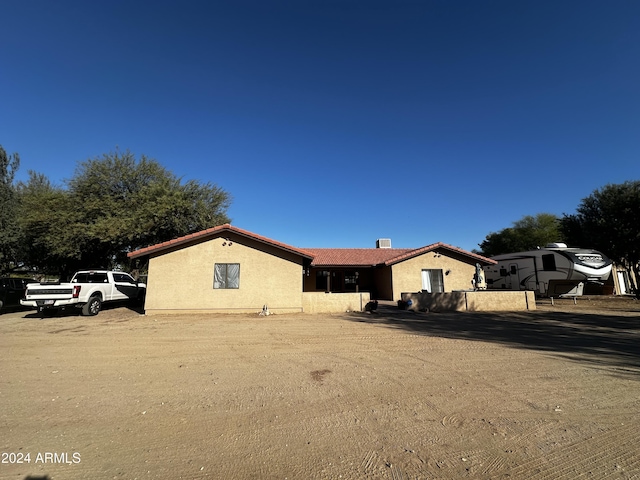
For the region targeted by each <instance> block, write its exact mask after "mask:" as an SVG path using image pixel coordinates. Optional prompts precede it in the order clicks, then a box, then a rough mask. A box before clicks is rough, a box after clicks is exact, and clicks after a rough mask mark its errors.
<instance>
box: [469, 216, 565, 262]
mask: <svg viewBox="0 0 640 480" xmlns="http://www.w3.org/2000/svg"><path fill="white" fill-rule="evenodd" d="M558 222H559V219H558V217H556V216H555V215H553V214H551V213H538V214H537V215H536V216H531V215H526V216H524V217H522V218H521V219H520V220H518V221H516V222H513V226H512V227H509V228H505V229H503V230H500V231H499V232H492V233H490V234H489V235H487V236H486V238H485V239H484V240H483V241H482V243H480V244H479V246H480V249H481V250H480V253H482V255H485V256H487V257H492V256H494V255H500V254H503V253H513V252H522V251H526V250H532V249H534V248H537V247H540V246H544V245H546V244H548V243H551V242H558V241H562V235H561V232H560V228H559V223H558Z"/></svg>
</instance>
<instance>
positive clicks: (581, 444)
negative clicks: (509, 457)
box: [510, 422, 640, 480]
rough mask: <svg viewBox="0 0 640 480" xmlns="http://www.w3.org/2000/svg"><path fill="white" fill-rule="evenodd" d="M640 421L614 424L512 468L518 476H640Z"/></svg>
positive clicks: (534, 479)
mask: <svg viewBox="0 0 640 480" xmlns="http://www.w3.org/2000/svg"><path fill="white" fill-rule="evenodd" d="M639 439H640V423H638V422H633V423H630V424H625V425H621V426H618V427H615V428H612V429H610V430H608V431H606V432H602V433H601V434H599V435H594V436H591V437H590V438H587V439H584V440H581V441H578V442H576V443H573V444H571V445H569V446H565V447H560V448H559V449H557V450H556V451H554V452H549V453H547V454H546V455H544V457H535V458H532V459H531V460H529V461H526V462H523V463H521V464H520V465H519V466H518V467H516V468H514V469H513V470H511V472H510V474H511V475H513V476H514V477H516V478H525V476H526V478H528V479H530V480H562V479H567V480H569V479H571V480H572V479H574V478H577V477H579V476H587V477H589V478H605V477H608V476H611V475H619V476H621V477H623V478H632V477H640V452H639V451H638V448H637V445H638V440H639Z"/></svg>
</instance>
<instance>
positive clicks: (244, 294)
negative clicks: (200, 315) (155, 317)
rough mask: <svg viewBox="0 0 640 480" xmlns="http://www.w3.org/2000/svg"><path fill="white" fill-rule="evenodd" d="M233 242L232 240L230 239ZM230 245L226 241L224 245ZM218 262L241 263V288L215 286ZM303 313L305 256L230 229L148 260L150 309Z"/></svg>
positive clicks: (147, 302)
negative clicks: (211, 237) (215, 287)
mask: <svg viewBox="0 0 640 480" xmlns="http://www.w3.org/2000/svg"><path fill="white" fill-rule="evenodd" d="M226 238H228V239H229V240H231V244H230V243H229V242H228V241H227V240H226ZM224 243H226V245H223V244H224ZM215 263H239V264H240V288H238V289H214V288H213V273H214V264H215ZM263 305H267V306H268V307H269V310H270V311H271V312H274V313H278V312H282V313H285V312H300V311H302V258H301V257H299V256H297V255H295V254H290V253H288V252H286V251H283V250H280V249H277V248H275V247H271V246H269V245H265V244H262V243H260V242H256V241H254V240H251V239H247V238H245V237H242V236H238V235H235V234H230V233H225V235H224V238H223V237H217V238H213V239H210V240H207V241H204V242H201V243H196V244H194V245H191V246H187V247H182V248H177V249H175V250H173V251H170V252H168V253H164V254H162V255H158V256H155V257H152V258H150V260H149V278H148V286H147V298H146V301H145V311H146V312H147V313H148V314H153V313H173V312H189V311H194V312H196V311H221V312H229V313H251V312H259V311H261V310H262V307H263Z"/></svg>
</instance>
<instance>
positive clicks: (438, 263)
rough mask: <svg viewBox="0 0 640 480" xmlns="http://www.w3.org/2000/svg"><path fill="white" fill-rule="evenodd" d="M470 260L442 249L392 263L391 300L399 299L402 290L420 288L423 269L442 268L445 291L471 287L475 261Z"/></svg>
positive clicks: (417, 289) (409, 290)
mask: <svg viewBox="0 0 640 480" xmlns="http://www.w3.org/2000/svg"><path fill="white" fill-rule="evenodd" d="M470 262H472V260H467V261H466V262H465V261H462V260H460V259H458V258H456V257H454V256H451V255H450V253H449V252H448V251H446V250H443V251H442V252H440V251H435V252H434V251H432V252H427V253H425V254H423V255H420V256H418V257H414V258H411V259H409V260H405V261H404V262H400V263H397V264H395V265H392V267H391V268H392V282H393V295H394V298H393V300H400V298H401V294H402V292H418V291H420V290H422V270H423V269H440V270H442V279H443V281H444V291H445V292H451V291H452V290H465V289H469V288H471V287H472V285H471V279H472V278H473V275H474V274H475V273H476V267H475V263H470ZM447 271H449V274H448V275H447V274H446V272H447Z"/></svg>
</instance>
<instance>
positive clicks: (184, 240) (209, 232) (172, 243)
mask: <svg viewBox="0 0 640 480" xmlns="http://www.w3.org/2000/svg"><path fill="white" fill-rule="evenodd" d="M222 232H233V233H235V234H237V235H240V236H243V237H247V238H251V239H253V240H257V241H259V242H262V243H266V244H267V245H272V246H274V247H277V248H281V249H283V250H287V251H289V252H292V253H297V254H298V255H301V256H303V257H306V258H308V259H312V258H313V254H311V253H309V252H307V251H305V250H302V249H300V248H296V247H292V246H291V245H287V244H285V243H281V242H278V241H276V240H272V239H270V238H267V237H263V236H262V235H256V234H255V233H252V232H249V231H248V230H242V229H241V228H238V227H234V226H232V225H230V224H228V223H225V224H224V225H218V226H217V227H212V228H208V229H206V230H202V231H200V232H196V233H192V234H190V235H185V236H184V237H179V238H174V239H173V240H169V241H167V242H163V243H158V244H156V245H151V246H149V247H145V248H141V249H138V250H135V251H133V252H129V253H127V257H129V258H137V257H142V256H144V255H149V254H152V253H159V252H162V251H163V250H166V249H169V248H173V247H176V246H179V245H184V244H188V243H190V242H193V241H194V240H205V239H206V238H207V237H213V236H217V235H218V234H220V233H222Z"/></svg>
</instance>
